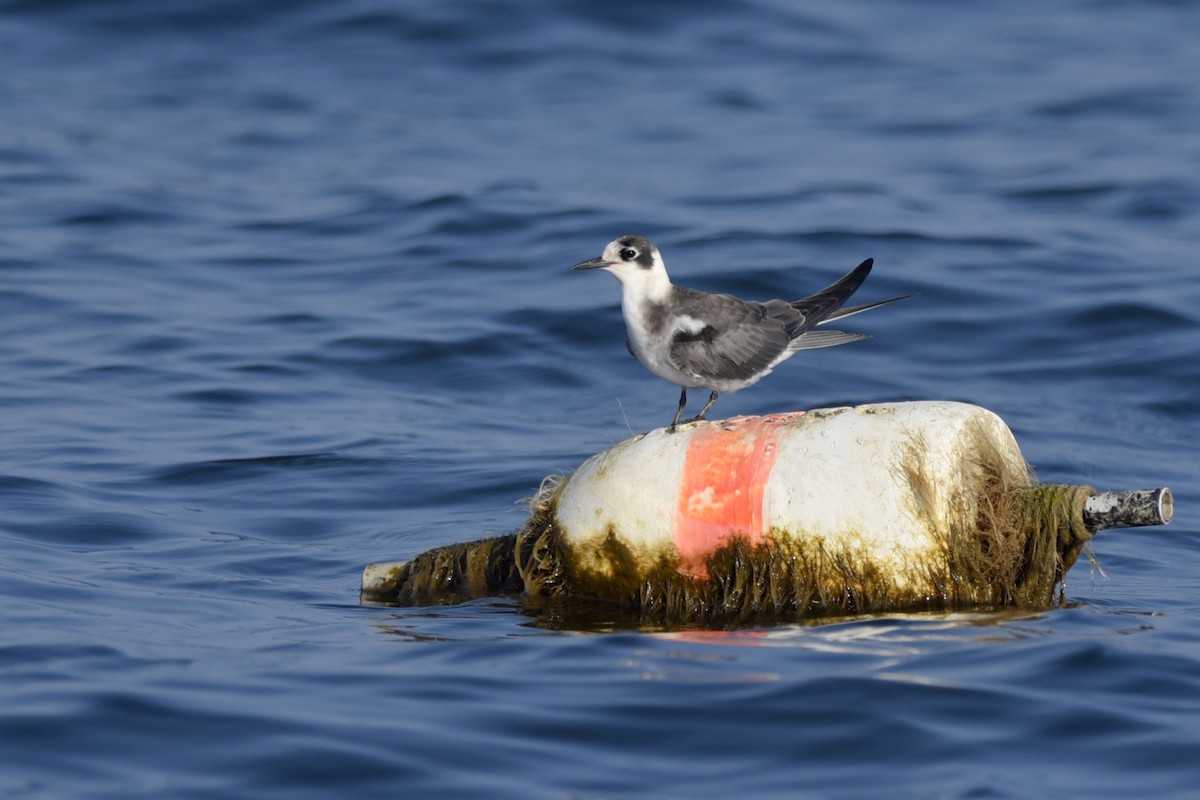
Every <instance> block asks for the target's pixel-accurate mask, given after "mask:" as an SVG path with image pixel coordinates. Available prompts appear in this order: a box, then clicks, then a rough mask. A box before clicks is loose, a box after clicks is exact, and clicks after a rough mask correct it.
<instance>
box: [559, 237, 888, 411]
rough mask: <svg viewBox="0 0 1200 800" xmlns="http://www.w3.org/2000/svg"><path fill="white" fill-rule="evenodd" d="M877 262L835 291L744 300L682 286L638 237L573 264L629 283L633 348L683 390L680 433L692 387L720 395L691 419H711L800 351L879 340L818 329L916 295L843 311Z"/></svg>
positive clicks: (624, 298) (625, 299)
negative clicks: (724, 402) (722, 404)
mask: <svg viewBox="0 0 1200 800" xmlns="http://www.w3.org/2000/svg"><path fill="white" fill-rule="evenodd" d="M873 263H874V259H870V258H868V259H867V260H866V261H864V262H862V263H861V264H859V265H858V266H857V267H855V268H854V269H853V270H851V271H850V272H849V273H847V274H846V275H845V276H844V277H842V278H841V279H840V280H838V281H837V282H835V283H834V284H832V285H831V286H829V287H828V288H825V289H822V290H821V291H819V292H817V293H816V294H814V295H811V296H809V297H805V298H804V299H802V300H793V301H790V302H789V301H787V300H766V301H763V302H758V301H754V300H742V299H740V298H737V297H734V296H733V295H731V294H717V293H715V292H701V291H696V290H695V289H687V288H685V287H683V286H676V285H675V284H673V283H671V278H670V277H669V276H668V275H667V267H666V264H665V263H664V262H663V258H662V255H661V254H660V253H659V252H658V248H657V247H655V246H654V243H653V242H651V241H650V240H649V239H647V238H646V237H645V236H637V235H634V234H630V235H627V236H622V237H620V238H619V239H615V240H613V241H612V242H609V244H608V246H607V247H605V248H604V253H603V254H602V255H601V256H600V257H599V258H593V259H590V260H588V261H582V262H580V263H578V264H576V265H574V266H573V267H571V269H602V270H604V271H605V272H608V273H609V274H611V275H613V276H614V277H615V278H616V279H617V280H618V281H620V282H621V313H622V314H623V315H624V317H625V328H626V331H627V334H628V335H627V336H626V339H625V347H626V348H627V349H628V350H629V352H630V354H631V355H633V357H634V358H636V359H637V360H638V361H640V362H641V363H642V365H643V366H645V367H646V369H648V370H650V371H651V372H653V373H654V374H655V375H657V376H658V377H660V378H663V379H664V380H668V381H670V382H671V383H674V384H677V385H678V386H679V387H680V389H681V390H682V391H681V392H680V394H679V409H678V410H677V411H676V412H675V419H674V420H672V422H671V425H670V427H669V428H667V432H668V433H674V432H675V430H676V428H677V427H678V426H679V418H680V417H682V416H683V410H684V407H685V406H686V405H687V390H688V389H698V388H705V389H708V390H709V391H710V392H711V393H712V394H710V395H709V398H708V402H707V403H706V404H705V405H704V408H703V409H701V411H700V413H699V414H697V415H696V416H694V417H692V418H691V419H689V420H686V422H685V424H686V423H687V422H698V421H700V420H703V419H705V418H706V415H707V414H708V412H709V409H711V408H712V407H713V403H715V402H717V395H718V394H720V393H726V394H728V393H730V392H736V391H738V390H739V389H745V388H746V387H747V386H752V385H754V384H755V383H757V382H758V381H759V380H761V379H762V378H764V377H766V376H767V375H769V374H771V370H773V369H775V367H777V366H778V365H779V364H780V363H781V362H783V361H785V360H787V359H789V358H791V357H792V356H793V355H795V354H796V352H797V351H799V350H811V349H815V348H818V347H833V346H835V345H839V344H848V343H850V342H857V341H860V340H862V339H869V338H871V337H870V336H868V335H866V334H863V333H843V332H841V331H831V330H821V331H818V330H813V328H815V327H816V326H818V325H824V324H825V323H827V322H832V321H833V320H835V319H842V318H844V317H849V316H851V315H853V314H861V313H862V312H863V311H869V310H870V309H872V308H878V307H879V306H882V305H886V304H888V303H894V302H895V301H897V300H903V299H904V298H905V297H910V296H911V295H904V297H893V298H891V299H890V300H881V301H879V302H877V303H868V304H867V305H861V306H849V307H845V308H843V305H844V304H845V302H846V301H847V300H848V299H850V295H852V294H854V292H855V291H856V290H857V289H858V287H860V286H862V284H863V281H865V280H866V279H867V275H869V274H870V273H871V265H872V264H873Z"/></svg>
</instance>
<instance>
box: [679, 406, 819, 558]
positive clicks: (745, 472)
mask: <svg viewBox="0 0 1200 800" xmlns="http://www.w3.org/2000/svg"><path fill="white" fill-rule="evenodd" d="M800 413H801V414H802V413H803V412H800ZM795 416H798V415H796V414H788V415H780V416H771V417H740V418H737V419H734V420H728V421H726V422H723V423H720V424H709V425H705V426H703V427H702V428H700V429H699V430H697V431H696V432H695V433H694V434H693V435H692V438H691V440H690V441H689V442H688V449H687V456H686V457H685V460H684V466H683V480H682V483H681V484H680V487H679V497H678V502H677V505H676V508H675V525H674V529H675V530H674V533H675V547H676V549H677V550H678V552H679V561H680V567H681V568H682V569H683V570H684V571H685V572H688V573H690V574H693V575H697V576H699V577H706V576H707V574H708V570H707V568H706V567H705V557H706V556H707V555H708V554H710V553H712V552H713V551H714V550H716V549H717V548H718V547H720V546H721V545H723V544H726V543H727V542H728V541H729V540H730V538H732V537H733V536H735V535H740V536H745V537H746V538H747V539H748V540H749V541H750V542H751V543H753V544H757V543H758V542H761V541H762V540H763V537H764V536H765V535H766V531H765V530H764V529H763V495H764V493H765V490H766V486H767V481H768V480H769V479H770V477H771V471H772V470H773V469H774V468H775V459H776V457H777V455H778V452H779V448H778V446H777V445H778V441H779V434H780V432H781V431H782V430H783V428H784V427H785V426H786V425H787V424H788V422H789V421H790V420H791V419H792V418H794V417H795Z"/></svg>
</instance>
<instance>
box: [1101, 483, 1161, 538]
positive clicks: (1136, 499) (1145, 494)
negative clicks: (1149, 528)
mask: <svg viewBox="0 0 1200 800" xmlns="http://www.w3.org/2000/svg"><path fill="white" fill-rule="evenodd" d="M1174 514H1175V498H1173V497H1172V496H1171V490H1170V489H1168V488H1166V487H1165V486H1164V487H1162V488H1161V489H1134V490H1132V491H1128V492H1097V493H1096V494H1094V495H1092V496H1091V497H1089V498H1088V499H1087V500H1086V501H1085V502H1084V504H1083V524H1084V525H1087V527H1088V530H1090V531H1092V532H1093V533H1095V532H1096V531H1102V530H1107V529H1108V528H1136V527H1139V526H1142V525H1166V524H1167V523H1168V522H1170V521H1171V517H1172V516H1174Z"/></svg>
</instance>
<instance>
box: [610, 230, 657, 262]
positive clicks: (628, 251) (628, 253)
mask: <svg viewBox="0 0 1200 800" xmlns="http://www.w3.org/2000/svg"><path fill="white" fill-rule="evenodd" d="M617 246H618V247H620V251H619V252H620V254H621V258H622V259H624V260H625V261H633V262H634V263H636V264H637V265H638V266H639V267H641V268H642V269H652V268H653V267H654V249H655V248H654V243H653V242H651V241H650V240H649V239H647V238H646V237H645V236H638V235H636V234H629V235H628V236H622V237H621V238H620V239H618V240H617Z"/></svg>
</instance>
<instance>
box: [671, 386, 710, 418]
mask: <svg viewBox="0 0 1200 800" xmlns="http://www.w3.org/2000/svg"><path fill="white" fill-rule="evenodd" d="M715 402H717V390H716V389H713V390H712V394H710V395H709V396H708V402H707V403H705V404H704V408H702V409H701V410H700V413H699V414H697V415H696V416H694V417H692V418H691V419H689V420H688V422H699V421H700V420H702V419H704V418H705V417H704V415H705V414H707V413H708V410H709V409H710V408H712V407H713V403H715ZM680 410H681V411H682V410H683V409H680Z"/></svg>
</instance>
